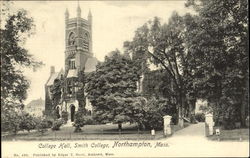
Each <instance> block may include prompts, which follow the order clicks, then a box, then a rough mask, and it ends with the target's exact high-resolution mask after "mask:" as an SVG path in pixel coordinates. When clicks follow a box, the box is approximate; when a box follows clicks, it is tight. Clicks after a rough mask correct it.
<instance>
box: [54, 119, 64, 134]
mask: <svg viewBox="0 0 250 158" xmlns="http://www.w3.org/2000/svg"><path fill="white" fill-rule="evenodd" d="M63 124H64V120H63V119H58V120H56V121H54V122H53V125H52V127H51V129H52V130H53V131H58V130H60V127H61V126H62V125H63Z"/></svg>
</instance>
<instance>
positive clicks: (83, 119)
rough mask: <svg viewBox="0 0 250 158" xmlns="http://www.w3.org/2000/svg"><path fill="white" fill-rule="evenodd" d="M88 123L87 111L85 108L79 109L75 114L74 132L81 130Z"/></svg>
mask: <svg viewBox="0 0 250 158" xmlns="http://www.w3.org/2000/svg"><path fill="white" fill-rule="evenodd" d="M86 123H87V116H86V111H85V110H84V109H79V110H78V111H77V112H76V114H75V121H74V124H73V126H74V127H75V131H74V132H80V131H81V127H83V126H84V125H86Z"/></svg>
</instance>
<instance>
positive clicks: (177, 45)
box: [128, 12, 196, 126]
mask: <svg viewBox="0 0 250 158" xmlns="http://www.w3.org/2000/svg"><path fill="white" fill-rule="evenodd" d="M184 35H185V24H184V19H183V17H181V16H179V15H178V14H177V13H176V12H174V13H173V15H172V17H171V18H170V19H169V22H168V24H163V25H162V24H161V23H160V19H159V18H157V17H155V18H154V19H153V21H149V22H148V23H146V24H144V25H143V26H142V27H140V28H138V29H137V30H136V32H135V36H134V38H133V41H131V42H130V47H128V48H129V49H130V50H131V51H132V52H137V51H138V50H140V51H141V52H144V54H145V56H147V57H148V58H150V60H151V62H152V63H153V64H155V65H157V66H160V68H162V69H164V70H165V71H166V72H167V74H168V75H169V78H170V79H171V81H170V82H171V84H172V87H173V89H174V90H173V92H174V93H175V94H174V96H176V98H175V100H176V101H177V105H178V107H177V108H178V113H179V115H178V116H179V121H178V122H179V124H180V125H181V126H183V119H182V117H184V110H185V109H188V107H187V102H188V101H190V100H195V99H196V96H195V93H196V91H195V89H194V87H192V86H190V85H191V83H192V82H193V81H194V76H193V74H192V71H193V70H192V69H191V68H192V67H189V61H188V58H190V55H191V54H190V53H189V52H187V51H186V50H185V38H184V37H185V36H184ZM193 102H194V103H193V104H192V106H190V108H189V109H190V110H189V112H190V113H191V112H193V111H194V107H193V106H194V104H195V101H193ZM190 116H191V115H190Z"/></svg>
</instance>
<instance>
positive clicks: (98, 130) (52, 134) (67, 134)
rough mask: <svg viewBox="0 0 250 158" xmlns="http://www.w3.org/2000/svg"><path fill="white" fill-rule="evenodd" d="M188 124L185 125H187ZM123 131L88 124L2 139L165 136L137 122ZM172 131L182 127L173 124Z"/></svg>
mask: <svg viewBox="0 0 250 158" xmlns="http://www.w3.org/2000/svg"><path fill="white" fill-rule="evenodd" d="M186 126H187V124H186V125H185V126H184V127H186ZM122 128H123V130H122V132H119V131H118V125H116V124H114V125H113V124H112V125H86V126H84V127H83V128H82V131H81V132H79V133H74V127H63V126H62V127H61V129H60V130H59V131H52V130H51V129H49V130H48V131H47V132H45V133H44V134H43V135H41V133H39V132H37V131H36V130H34V131H31V132H30V133H28V132H19V133H18V134H17V135H6V136H3V135H2V140H152V139H162V138H164V135H163V130H159V131H156V132H155V136H152V135H151V131H150V130H145V131H138V129H137V127H136V125H135V124H123V126H122ZM171 128H172V132H173V133H174V132H176V131H178V130H180V129H181V128H180V127H179V126H177V125H172V126H171Z"/></svg>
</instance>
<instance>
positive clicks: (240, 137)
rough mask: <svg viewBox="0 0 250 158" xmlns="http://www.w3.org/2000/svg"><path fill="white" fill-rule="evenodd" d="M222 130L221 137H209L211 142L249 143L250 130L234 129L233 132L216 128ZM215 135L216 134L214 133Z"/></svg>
mask: <svg viewBox="0 0 250 158" xmlns="http://www.w3.org/2000/svg"><path fill="white" fill-rule="evenodd" d="M217 128H219V129H220V135H219V136H217V135H215V134H214V135H212V136H208V139H209V140H216V141H218V140H219V141H249V129H248V128H240V129H233V130H224V129H221V128H220V127H215V128H214V130H215V129H217ZM214 133H215V132H214Z"/></svg>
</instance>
